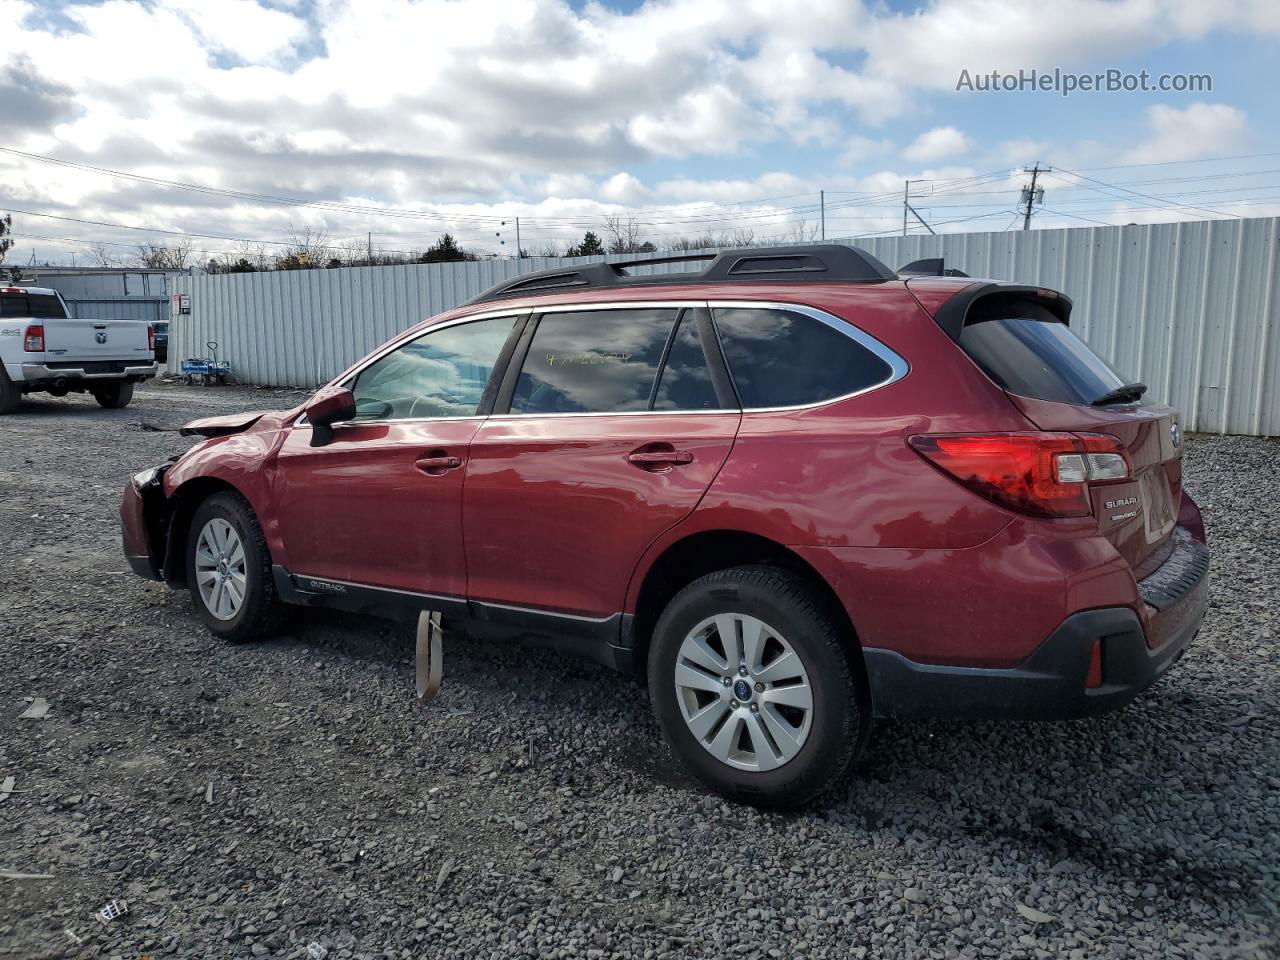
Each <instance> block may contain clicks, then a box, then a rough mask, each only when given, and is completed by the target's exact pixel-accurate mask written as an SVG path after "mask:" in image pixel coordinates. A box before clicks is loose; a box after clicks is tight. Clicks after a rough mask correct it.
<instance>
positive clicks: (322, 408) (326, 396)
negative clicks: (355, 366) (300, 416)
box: [303, 387, 356, 447]
mask: <svg viewBox="0 0 1280 960" xmlns="http://www.w3.org/2000/svg"><path fill="white" fill-rule="evenodd" d="M303 409H304V410H305V412H306V414H307V422H308V423H310V424H311V445H312V446H313V447H323V446H324V445H325V444H326V443H331V442H332V441H333V424H335V423H337V422H339V421H340V420H350V419H351V418H352V417H354V416H355V415H356V398H355V396H354V394H352V392H351V391H350V390H348V389H347V388H346V387H325V388H324V389H323V390H321V391H320V392H319V393H317V394H316V395H315V396H314V397H312V398H311V400H310V401H308V403H307V405H306V407H304V408H303Z"/></svg>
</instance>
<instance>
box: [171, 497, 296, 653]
mask: <svg viewBox="0 0 1280 960" xmlns="http://www.w3.org/2000/svg"><path fill="white" fill-rule="evenodd" d="M187 586H188V588H189V589H190V590H191V600H192V603H193V604H194V605H195V608H196V613H197V614H198V615H199V617H200V619H201V620H203V621H204V624H205V626H207V627H208V628H209V629H210V630H211V631H212V632H213V633H215V634H217V635H218V636H219V637H222V638H223V639H226V640H230V641H232V642H233V643H239V642H242V641H246V640H256V639H258V638H260V637H263V636H266V635H267V634H269V633H270V632H271V631H272V629H273V627H274V626H275V622H276V618H277V615H278V611H279V601H278V599H277V598H276V589H275V581H274V580H273V579H272V575H271V553H270V551H269V550H268V549H267V541H266V537H264V536H263V534H262V526H261V525H260V524H259V523H258V518H257V517H256V516H255V515H254V512H253V509H252V508H251V507H250V506H249V504H248V502H247V501H246V500H245V499H244V498H243V497H242V496H240V495H239V494H238V493H232V492H230V491H227V492H225V493H217V494H214V495H213V496H211V497H209V499H207V500H205V501H204V502H203V503H202V504H200V506H199V507H197V508H196V511H195V514H194V515H193V516H192V518H191V527H190V530H189V532H188V534H187Z"/></svg>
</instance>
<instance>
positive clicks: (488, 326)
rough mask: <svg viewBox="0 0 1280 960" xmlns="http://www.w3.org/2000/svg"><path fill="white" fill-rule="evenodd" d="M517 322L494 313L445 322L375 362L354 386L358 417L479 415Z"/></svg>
mask: <svg viewBox="0 0 1280 960" xmlns="http://www.w3.org/2000/svg"><path fill="white" fill-rule="evenodd" d="M514 323H515V320H514V318H512V317H495V318H493V319H491V320H477V321H475V322H474V323H463V324H458V325H457V326H453V327H445V328H444V329H443V330H436V331H434V332H428V333H424V334H423V335H422V336H420V337H418V338H416V339H414V340H411V341H409V342H408V343H406V344H405V345H404V346H402V347H400V348H398V349H396V350H394V351H392V352H391V353H389V354H387V355H386V356H385V357H383V358H381V359H380V360H378V361H376V362H375V363H371V364H370V365H369V366H367V367H365V368H364V369H363V370H361V371H360V373H359V374H358V375H357V377H356V381H355V383H354V384H353V385H352V388H351V392H352V393H353V394H355V398H356V419H357V420H407V419H420V418H423V417H473V416H475V415H476V414H477V412H478V411H479V409H480V401H481V399H482V398H483V397H484V390H485V385H486V384H487V383H488V382H489V376H490V374H492V373H493V367H494V365H495V364H496V363H497V361H498V356H499V355H500V354H501V353H502V347H503V345H504V344H505V343H506V342H507V338H508V336H510V334H511V328H512V325H513V324H514Z"/></svg>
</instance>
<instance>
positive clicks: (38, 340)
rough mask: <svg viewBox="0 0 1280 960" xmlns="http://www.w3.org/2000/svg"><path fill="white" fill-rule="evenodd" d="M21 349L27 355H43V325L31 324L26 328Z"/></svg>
mask: <svg viewBox="0 0 1280 960" xmlns="http://www.w3.org/2000/svg"><path fill="white" fill-rule="evenodd" d="M22 349H24V350H26V351H27V353H44V324H42V323H33V324H31V325H30V326H29V327H27V332H26V334H25V337H24V340H23V346H22Z"/></svg>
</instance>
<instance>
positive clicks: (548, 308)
mask: <svg viewBox="0 0 1280 960" xmlns="http://www.w3.org/2000/svg"><path fill="white" fill-rule="evenodd" d="M667 307H669V308H671V309H673V310H680V309H709V310H711V311H712V322H713V324H714V320H715V316H714V313H715V310H716V309H723V310H738V309H741V310H784V311H787V312H790V313H798V314H800V315H802V316H806V317H809V318H810V319H813V320H817V321H818V322H819V323H823V324H826V325H827V326H828V327H830V328H831V329H833V330H835V331H837V332H838V333H842V334H844V335H845V336H846V337H848V338H849V339H850V340H853V341H854V342H855V343H857V344H858V345H859V346H862V347H864V348H865V349H867V350H869V351H870V352H871V353H873V354H875V355H876V356H877V357H878V358H879V359H881V360H883V361H884V362H885V364H887V365H888V367H889V376H888V377H886V378H885V379H884V380H881V381H880V382H879V383H874V384H872V385H870V386H867V387H863V388H861V389H860V390H854V391H853V392H852V393H846V394H841V395H840V396H838V397H832V398H831V399H829V400H819V401H817V402H815V403H802V404H796V405H793V406H785V407H743V408H742V409H740V410H739V409H736V408H728V409H726V408H718V409H715V410H617V411H610V412H603V413H601V412H581V413H511V412H507V413H499V414H490V415H489V416H487V417H483V416H470V417H414V418H412V419H410V418H405V419H402V420H359V421H356V420H345V421H343V424H354V423H360V424H381V425H385V424H392V423H428V422H430V423H435V422H438V421H443V420H528V419H530V418H560V417H643V416H666V417H682V416H683V417H687V416H697V415H707V414H719V413H741V414H748V413H787V412H793V411H799V410H817V409H819V408H820V407H826V406H830V405H831V404H833V403H842V402H843V401H845V400H851V399H853V398H854V397H860V396H863V395H864V394H868V393H871V392H872V391H873V390H879V389H881V388H883V387H887V386H889V385H891V384H894V383H897V382H898V381H899V380H901V379H902V378H903V377H905V376H906V375H907V374H908V373H910V372H911V365H910V364H909V363H907V361H906V360H905V359H904V358H903V357H901V356H900V355H899V354H898V353H896V352H895V351H893V350H891V349H890V348H889V347H887V346H885V345H884V344H883V343H881V342H880V341H879V340H877V339H876V338H875V337H873V336H871V334H869V333H867V332H866V331H865V330H863V329H862V328H861V327H858V326H857V325H855V324H853V323H851V322H850V321H848V320H843V319H841V318H840V317H837V316H835V315H833V314H830V313H827V312H826V311H825V310H820V309H818V308H817V307H810V306H808V305H806V304H803V303H788V302H783V301H774V300H617V301H613V300H611V301H607V302H602V303H590V302H582V303H556V304H546V305H544V306H538V307H520V308H518V309H515V310H510V309H508V310H487V311H485V312H483V313H475V314H468V315H467V316H465V317H456V318H455V319H453V320H449V321H447V322H445V323H442V324H438V325H437V326H433V327H428V328H427V329H426V330H423V331H422V332H421V333H419V334H418V336H426V335H427V334H428V333H432V332H434V331H436V330H444V329H446V328H448V327H454V326H458V325H459V324H463V323H469V322H471V321H474V320H492V319H495V318H497V317H511V320H512V323H513V324H514V323H515V321H516V320H517V319H519V318H521V317H528V316H530V315H532V314H544V313H573V312H583V311H591V310H630V309H637V310H640V309H654V308H667ZM716 334H717V336H718V335H719V328H718V327H717V328H716ZM409 339H416V337H414V338H410V337H408V336H405V337H402V338H401V339H397V340H394V341H392V342H391V343H390V344H388V345H387V346H386V348H384V349H383V350H381V351H380V352H379V353H377V354H375V355H373V356H372V357H370V358H368V360H367V361H366V362H365V363H363V364H362V365H361V366H360V367H358V368H357V369H355V370H353V371H352V372H351V373H349V374H348V375H347V376H346V377H344V378H343V379H342V380H341V381H337V382H339V383H347V382H348V381H350V380H352V379H354V378H355V377H357V376H359V375H360V373H361V372H363V371H364V370H365V368H367V367H369V366H370V365H372V364H374V363H376V362H377V361H378V360H380V359H381V358H382V357H384V356H386V355H387V354H388V353H391V352H392V351H393V350H395V349H398V348H399V347H400V345H401V344H402V343H404V342H406V341H407V340H409ZM729 374H730V376H732V375H733V371H732V370H730V371H729ZM305 416H306V415H305V414H303V415H302V417H299V419H298V420H297V421H294V426H295V427H301V426H310V424H306V423H301V422H299V421H301V420H302V419H303V417H305ZM335 426H339V424H335Z"/></svg>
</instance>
